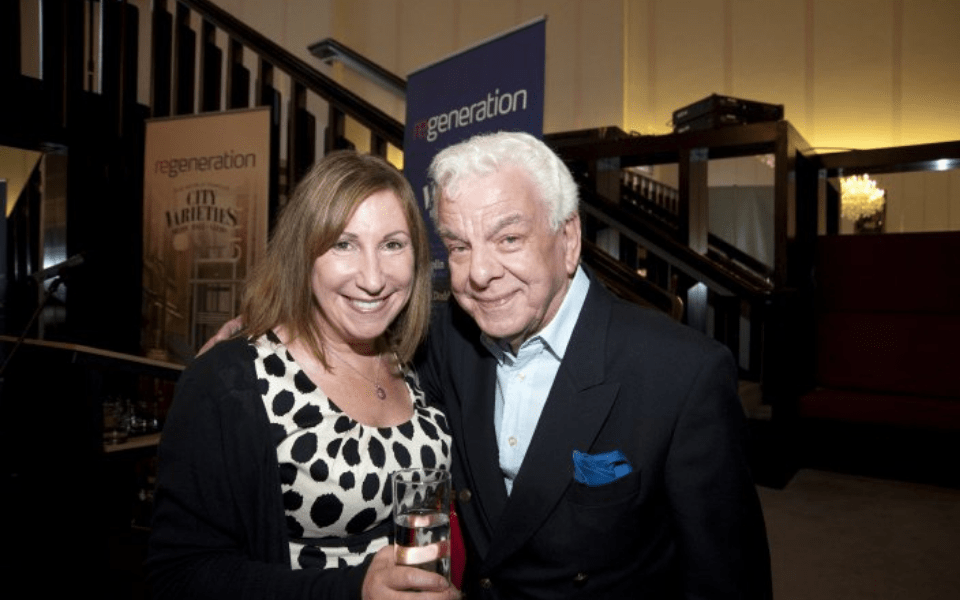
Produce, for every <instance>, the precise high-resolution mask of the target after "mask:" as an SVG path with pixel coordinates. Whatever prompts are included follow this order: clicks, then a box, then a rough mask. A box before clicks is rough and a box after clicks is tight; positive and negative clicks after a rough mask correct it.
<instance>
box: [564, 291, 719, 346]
mask: <svg viewBox="0 0 960 600" xmlns="http://www.w3.org/2000/svg"><path fill="white" fill-rule="evenodd" d="M594 285H595V286H597V287H602V285H601V284H599V283H594ZM597 293H598V296H600V299H601V302H602V303H606V304H607V306H608V307H609V308H608V310H609V312H608V315H609V318H608V322H607V329H608V331H609V332H610V336H612V338H613V340H610V341H614V340H618V339H619V340H621V341H622V342H623V343H633V344H642V345H644V346H648V347H658V346H659V347H660V348H661V349H663V350H667V349H670V348H676V349H678V350H680V351H684V352H696V353H701V352H702V353H707V352H711V351H723V350H724V348H725V347H724V346H723V345H722V344H720V343H719V342H717V341H716V340H714V339H713V338H711V337H709V336H707V335H706V334H704V333H702V332H700V331H697V330H696V329H694V328H693V327H691V326H689V325H687V324H685V323H682V322H680V321H677V320H676V319H673V318H672V317H670V316H669V315H668V314H666V313H664V312H662V311H659V310H657V309H655V308H650V307H647V306H641V305H639V304H636V303H634V302H630V301H628V300H624V299H622V298H619V297H617V296H614V295H613V294H612V293H611V292H609V291H608V290H606V289H605V288H604V289H602V290H598V291H597ZM584 313H585V314H587V311H584ZM582 316H583V315H582ZM587 318H588V319H589V318H590V315H588V314H587Z"/></svg>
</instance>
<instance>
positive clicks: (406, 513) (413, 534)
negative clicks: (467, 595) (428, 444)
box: [393, 469, 451, 579]
mask: <svg viewBox="0 0 960 600" xmlns="http://www.w3.org/2000/svg"><path fill="white" fill-rule="evenodd" d="M450 489H451V488H450V472H449V471H444V470H440V469H403V470H401V471H397V472H396V473H394V474H393V524H394V535H395V544H396V560H397V564H399V565H410V566H413V567H418V568H421V569H424V570H426V571H431V572H433V573H439V574H440V575H443V576H444V577H446V578H447V579H450Z"/></svg>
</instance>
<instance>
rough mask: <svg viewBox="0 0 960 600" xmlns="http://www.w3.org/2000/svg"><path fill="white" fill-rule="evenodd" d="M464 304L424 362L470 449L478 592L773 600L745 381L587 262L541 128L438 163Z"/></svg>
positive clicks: (711, 345)
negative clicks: (748, 446)
mask: <svg viewBox="0 0 960 600" xmlns="http://www.w3.org/2000/svg"><path fill="white" fill-rule="evenodd" d="M430 177H431V179H432V181H433V185H434V202H435V206H434V214H433V218H434V221H435V224H436V225H437V231H438V232H439V234H440V236H441V238H442V239H443V241H444V244H445V245H446V247H447V250H448V251H449V266H450V279H451V291H452V294H453V297H454V298H455V300H456V304H453V303H450V304H449V305H448V306H445V307H442V308H441V309H440V310H439V311H438V314H437V315H436V318H435V321H434V323H433V325H432V328H431V334H430V338H429V342H428V343H427V345H426V347H425V351H424V356H423V357H422V360H421V361H420V364H419V365H418V368H419V371H420V378H421V383H422V384H423V386H424V388H425V391H426V392H427V394H428V396H429V397H432V398H435V399H437V400H438V401H442V402H443V403H444V405H445V408H446V410H447V413H448V419H449V422H450V426H451V429H452V433H453V440H454V452H453V455H454V464H453V474H454V483H455V485H456V487H457V489H458V494H457V512H458V515H459V519H460V522H461V523H462V525H463V528H464V532H465V536H466V540H467V544H466V545H467V563H466V572H465V574H464V582H463V589H464V591H465V592H466V596H467V597H468V598H491V599H494V598H564V599H567V598H591V599H597V598H618V599H619V598H657V599H660V598H769V597H770V596H771V595H772V593H771V579H770V562H769V551H768V548H767V541H766V534H765V531H764V524H763V517H762V513H761V509H760V505H759V500H758V498H757V495H756V490H755V488H754V485H753V482H752V479H751V475H750V472H749V469H748V466H747V461H746V458H745V456H744V449H743V438H744V433H745V432H744V428H745V420H744V418H743V412H742V409H741V407H740V404H739V401H738V398H737V392H736V382H737V371H736V366H735V364H734V362H733V359H732V357H731V355H730V353H729V352H728V351H727V350H726V349H725V348H724V347H722V346H721V345H720V344H718V343H716V342H714V341H712V340H710V339H708V338H706V337H704V336H702V335H700V334H699V333H697V332H695V331H693V330H692V329H690V328H688V327H685V326H683V325H680V324H677V323H675V322H673V321H671V320H670V319H668V318H666V317H665V316H662V315H660V314H657V313H654V312H653V311H648V310H645V309H641V308H640V307H637V306H634V305H632V304H629V303H626V302H623V301H620V300H618V299H615V298H614V297H613V296H612V295H611V294H610V293H608V292H607V291H606V290H605V289H604V288H603V286H602V285H601V284H600V283H599V282H597V281H596V280H595V279H594V278H593V276H592V275H591V274H590V273H589V272H588V271H587V270H586V269H585V268H583V267H582V266H580V265H579V259H580V218H579V215H578V212H577V192H576V186H575V184H574V182H573V180H572V177H571V176H570V173H569V171H568V170H567V168H566V167H565V165H564V164H563V163H562V162H561V161H560V160H559V158H558V157H557V156H556V155H555V154H554V153H553V152H552V151H551V150H550V149H549V148H548V147H547V146H546V145H544V144H543V143H542V142H541V141H539V140H537V139H536V138H534V137H532V136H529V135H527V134H521V133H497V134H491V135H484V136H477V137H474V138H472V139H470V140H468V141H466V142H463V143H461V144H458V145H456V146H452V147H449V148H447V149H445V150H444V151H442V152H441V153H440V154H438V155H437V157H436V158H435V159H434V161H433V162H432V164H431V167H430Z"/></svg>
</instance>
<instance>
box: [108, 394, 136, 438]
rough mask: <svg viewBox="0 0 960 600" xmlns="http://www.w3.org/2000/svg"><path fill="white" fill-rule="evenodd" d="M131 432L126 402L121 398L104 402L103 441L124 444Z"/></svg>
mask: <svg viewBox="0 0 960 600" xmlns="http://www.w3.org/2000/svg"><path fill="white" fill-rule="evenodd" d="M129 433H130V415H129V412H128V411H127V407H126V403H125V402H124V401H123V400H121V399H119V398H107V399H106V400H104V402H103V443H104V444H122V443H123V442H125V441H127V435H128V434H129Z"/></svg>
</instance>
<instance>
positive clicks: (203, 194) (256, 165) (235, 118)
mask: <svg viewBox="0 0 960 600" xmlns="http://www.w3.org/2000/svg"><path fill="white" fill-rule="evenodd" d="M269 153H270V109H269V108H256V109H243V110H234V111H225V112H218V113H210V114H203V115H189V116H182V117H170V118H162V119H152V120H148V121H147V125H146V146H145V153H144V154H145V157H144V161H145V168H144V182H143V185H144V190H143V199H144V216H143V303H142V310H143V324H144V325H143V330H142V334H141V343H142V346H143V350H144V354H145V355H147V356H150V357H153V358H158V359H164V360H174V361H186V360H188V359H189V358H192V357H193V356H194V354H195V353H196V350H197V349H199V348H200V346H202V345H203V343H204V342H205V341H206V340H207V339H208V338H209V337H210V336H211V335H212V334H213V333H214V332H215V331H216V330H217V329H218V328H219V327H220V325H222V324H223V323H224V322H226V321H227V320H229V319H230V318H232V317H234V316H236V315H237V314H238V311H239V307H240V295H241V290H242V284H243V281H244V279H245V278H246V276H247V273H248V272H249V271H250V269H251V267H252V266H253V265H254V264H255V263H256V262H257V260H258V259H259V258H260V257H261V256H262V254H263V252H264V250H265V248H266V242H267V226H268V210H269V166H270V156H269Z"/></svg>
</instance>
